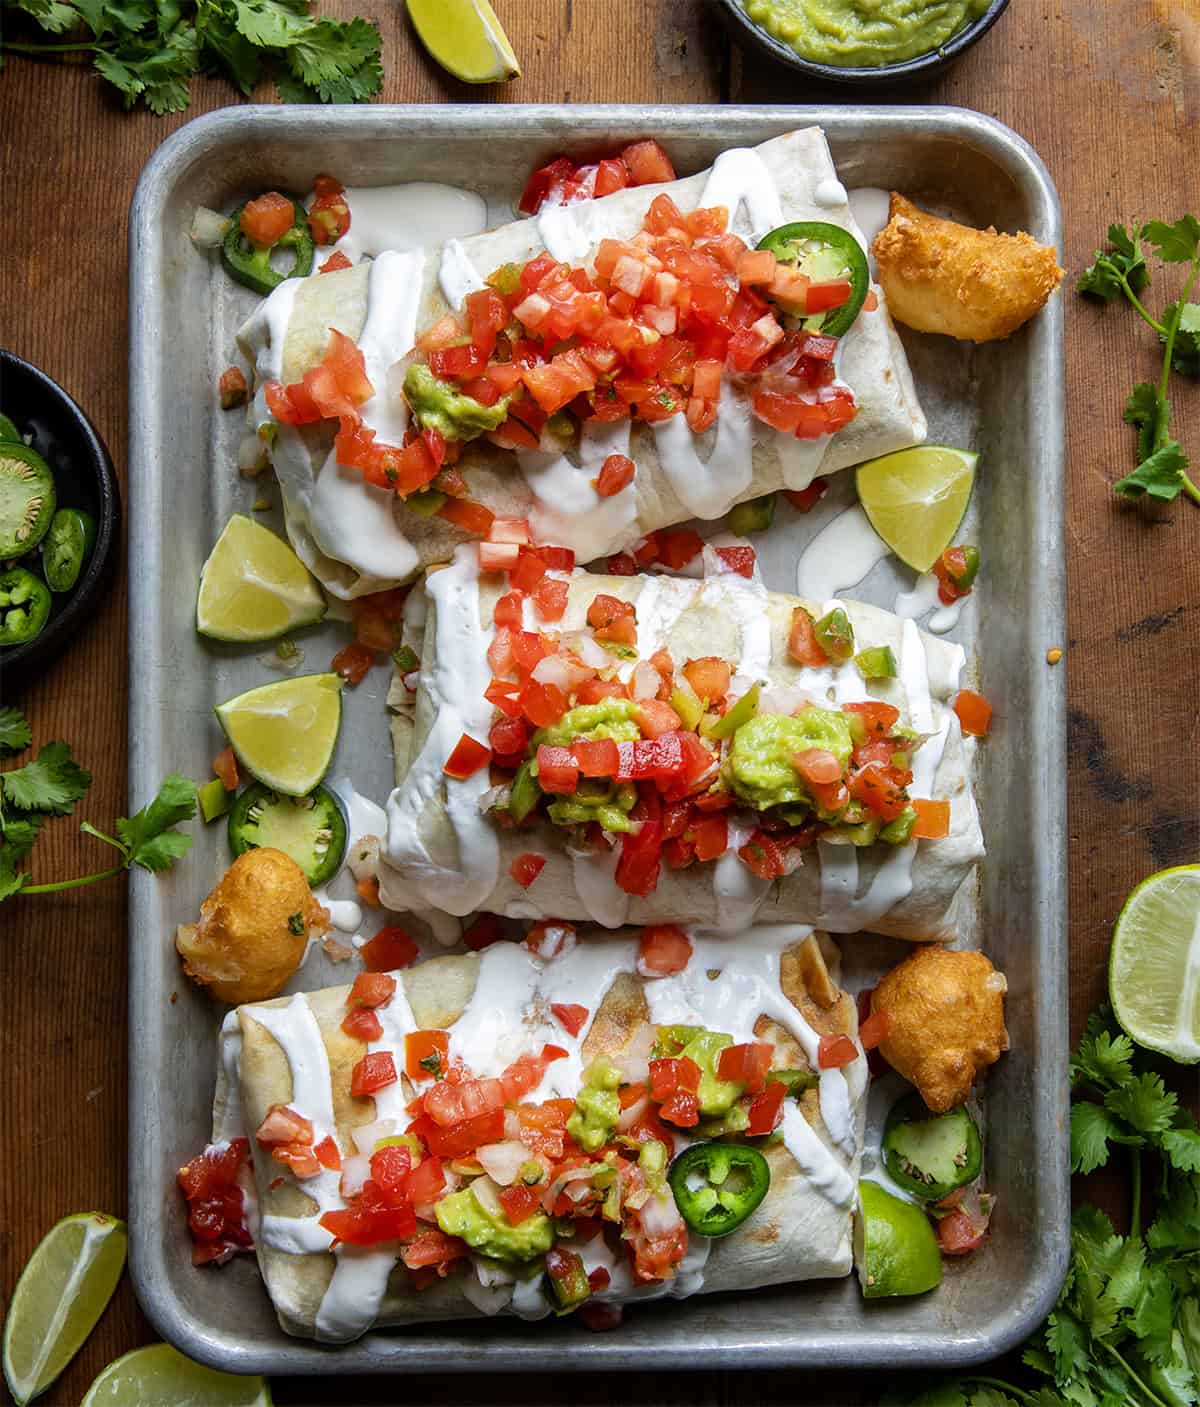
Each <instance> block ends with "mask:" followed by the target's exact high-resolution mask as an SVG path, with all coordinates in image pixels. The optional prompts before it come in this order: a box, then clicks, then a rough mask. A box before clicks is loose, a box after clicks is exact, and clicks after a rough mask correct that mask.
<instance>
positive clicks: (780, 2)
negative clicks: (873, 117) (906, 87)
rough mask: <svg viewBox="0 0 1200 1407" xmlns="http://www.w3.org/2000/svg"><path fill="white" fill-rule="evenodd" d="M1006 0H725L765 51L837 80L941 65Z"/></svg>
mask: <svg viewBox="0 0 1200 1407" xmlns="http://www.w3.org/2000/svg"><path fill="white" fill-rule="evenodd" d="M1007 4H1008V0H723V8H724V9H725V11H726V14H727V16H728V17H729V19H730V21H731V23H733V25H734V27H735V28H736V29H737V30H739V31H740V32H741V34H742V35H743V36H744V37H745V38H746V39H748V40H749V41H750V42H752V43H753V44H755V45H756V46H757V47H758V48H759V49H761V50H762V51H763V52H764V53H767V54H770V55H771V56H772V57H773V58H775V59H778V60H780V61H781V62H783V63H785V64H788V65H789V66H790V67H793V68H796V69H798V70H800V71H801V72H804V73H807V74H809V75H812V76H815V77H821V78H825V79H829V80H832V81H833V82H841V83H872V82H874V83H879V82H893V81H897V80H899V79H903V78H912V77H919V76H921V75H924V74H927V73H930V72H932V71H933V70H935V69H938V68H941V67H942V66H943V65H944V64H946V63H948V62H950V61H951V60H953V59H954V58H956V57H957V56H958V55H959V54H961V53H962V52H963V51H964V50H965V49H968V48H970V46H971V45H972V44H974V43H975V42H976V40H978V39H980V38H982V36H983V35H984V34H985V33H986V32H987V31H988V30H989V29H990V28H991V26H992V25H993V24H994V23H995V22H996V20H997V19H999V17H1000V14H1001V12H1002V11H1003V10H1004V9H1005V7H1006V6H1007Z"/></svg>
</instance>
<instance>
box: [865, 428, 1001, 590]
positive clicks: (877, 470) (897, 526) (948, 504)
mask: <svg viewBox="0 0 1200 1407" xmlns="http://www.w3.org/2000/svg"><path fill="white" fill-rule="evenodd" d="M978 462H979V456H978V455H977V454H975V453H974V452H972V451H971V450H968V449H954V448H953V447H952V446H951V445H918V446H917V447H916V448H915V449H902V450H898V451H897V452H896V453H895V454H885V455H884V456H883V458H882V459H869V460H868V461H867V462H866V463H865V464H860V465H859V466H858V469H857V470H856V471H855V474H856V478H857V484H858V496H859V498H860V499H861V500H862V506H863V508H864V509H865V510H866V514H867V517H868V518H870V520H871V526H872V527H873V528H874V529H875V531H876V532H877V533H878V534H879V536H880V537H881V538H883V540H884V542H886V543H887V545H888V546H889V547H890V548H891V549H892V551H893V552H894V553H895V554H896V556H897V557H899V558H900V560H901V561H902V562H904V563H905V564H906V565H908V566H910V567H912V569H913V570H914V571H917V572H927V571H929V569H930V568H931V567H932V566H933V564H934V563H935V562H936V561H937V559H938V558H939V557H940V556H941V555H942V553H943V552H944V551H945V550H946V548H947V547H949V546H950V544H951V542H953V541H954V534H955V533H956V532H957V531H958V525H959V524H960V523H961V522H962V520H963V514H964V513H965V512H966V511H967V501H968V500H969V499H970V497H971V486H972V485H973V484H974V482H975V466H976V464H978Z"/></svg>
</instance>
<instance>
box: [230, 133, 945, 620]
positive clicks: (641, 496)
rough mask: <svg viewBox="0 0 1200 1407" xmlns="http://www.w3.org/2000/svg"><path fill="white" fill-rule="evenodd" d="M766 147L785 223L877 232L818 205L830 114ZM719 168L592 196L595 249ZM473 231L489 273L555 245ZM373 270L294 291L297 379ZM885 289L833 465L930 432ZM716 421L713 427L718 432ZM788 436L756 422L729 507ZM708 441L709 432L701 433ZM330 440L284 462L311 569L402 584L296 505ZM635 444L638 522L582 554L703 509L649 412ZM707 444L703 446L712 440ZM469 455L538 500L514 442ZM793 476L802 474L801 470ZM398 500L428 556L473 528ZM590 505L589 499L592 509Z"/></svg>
mask: <svg viewBox="0 0 1200 1407" xmlns="http://www.w3.org/2000/svg"><path fill="white" fill-rule="evenodd" d="M755 150H756V151H757V153H758V155H759V156H760V157H761V159H762V161H763V163H764V164H765V165H766V167H767V168H768V169H769V171H770V172H771V174H772V176H773V177H774V179H775V182H776V184H777V186H778V189H779V193H780V198H781V205H782V209H783V219H784V222H786V223H790V222H793V221H798V220H824V221H827V222H831V223H833V224H837V225H840V226H842V227H843V228H845V229H848V230H850V231H852V232H853V233H854V235H855V236H856V237H857V238H858V239H859V241H860V242H861V243H863V244H864V245H865V240H864V239H863V236H862V234H861V232H860V231H859V230H858V228H857V226H856V225H855V223H854V219H853V217H852V215H851V213H850V208H849V205H848V204H847V203H846V202H845V201H840V202H835V203H833V204H832V205H830V204H826V203H821V204H818V202H817V200H816V191H817V188H818V186H820V185H821V184H822V183H824V184H825V186H826V187H827V188H828V187H829V185H830V184H831V183H836V181H837V173H836V170H835V167H834V164H833V159H832V157H831V155H830V153H829V147H828V145H827V143H826V140H825V135H824V133H823V132H822V131H821V129H820V128H819V127H808V128H804V129H802V130H799V131H793V132H787V133H785V134H783V135H782V136H779V137H774V138H772V139H771V140H770V141H767V142H763V143H762V144H761V145H760V146H759V147H757V148H755ZM707 178H708V173H707V172H701V173H699V174H698V175H695V176H689V177H687V178H685V179H683V180H679V181H673V182H671V183H669V184H666V185H655V186H641V187H636V188H630V189H626V190H622V191H618V192H616V193H615V194H613V195H610V196H605V197H602V198H601V199H599V200H596V201H593V202H590V203H589V205H588V206H587V207H584V209H585V211H586V218H587V223H588V231H589V233H590V234H591V235H592V236H593V237H594V242H593V250H594V248H595V245H596V244H598V242H599V240H600V239H601V238H604V237H608V238H630V237H632V236H633V235H634V234H636V233H637V231H638V230H639V229H640V228H641V225H642V219H643V217H644V215H645V212H646V210H647V209H648V208H649V206H650V203H651V202H652V201H653V199H654V198H655V197H656V196H657V195H658V194H660V193H662V192H665V193H666V194H668V195H670V196H671V198H672V199H673V200H674V201H675V203H676V204H677V205H678V206H679V207H680V209H682V210H683V211H685V212H687V211H690V210H693V209H695V208H696V207H697V205H698V203H699V201H700V198H701V195H702V193H703V191H704V187H705V183H706V181H707ZM733 228H734V230H735V231H737V232H742V233H745V232H746V229H745V226H744V223H743V224H742V225H739V223H738V219H737V218H735V220H734V225H733ZM461 244H462V246H463V249H464V251H465V253H466V255H467V257H468V258H469V259H470V261H471V263H472V264H473V265H474V267H475V268H476V270H478V271H480V272H481V273H482V274H483V275H484V276H486V275H487V274H489V273H491V272H492V270H494V269H496V268H499V267H500V266H501V265H502V264H506V263H523V262H525V261H527V260H528V259H531V258H533V257H534V256H535V255H536V254H538V253H540V252H542V250H543V244H542V241H541V239H540V236H539V232H538V221H537V220H535V219H528V220H518V221H515V222H513V223H512V224H508V225H503V226H501V227H499V228H497V229H494V230H490V231H487V232H486V233H484V234H480V235H475V236H471V237H469V238H467V239H464V240H462V241H461ZM440 265H441V249H440V248H431V249H429V250H427V251H426V258H425V263H424V275H423V285H422V289H421V297H420V313H419V316H418V320H417V326H418V328H419V329H424V328H428V327H431V326H432V325H433V324H434V323H435V322H437V321H438V319H439V318H441V317H443V316H444V315H445V314H446V313H448V312H449V311H450V307H449V304H448V303H447V302H446V300H445V298H444V296H443V293H442V290H441V288H440V285H439V282H438V272H439V268H440ZM369 277H370V274H369V268H368V266H367V265H366V264H359V265H356V266H355V267H354V268H351V269H344V270H341V271H338V272H335V273H329V274H314V275H312V276H311V277H310V278H308V279H306V280H304V282H303V283H302V284H301V286H300V288H299V289H298V290H297V291H296V296H295V303H294V305H293V310H292V315H291V317H290V319H289V321H288V323H287V329H286V334H285V339H284V345H283V349H282V368H283V380H284V382H285V384H286V383H289V382H293V381H298V380H299V379H300V378H301V376H302V375H303V374H304V372H305V371H307V370H308V369H309V368H310V367H312V366H314V365H316V364H317V363H318V362H319V361H320V360H321V358H322V356H323V355H324V352H325V347H326V344H327V342H328V338H329V330H330V328H333V327H336V328H337V329H338V330H339V331H341V332H343V333H345V334H346V335H347V336H348V337H351V338H354V339H355V340H357V339H358V337H359V336H360V335H361V333H362V330H363V327H364V324H365V321H366V314H367V298H368V283H369ZM875 293H876V296H877V297H878V299H879V306H878V307H877V308H876V309H875V310H874V311H872V312H863V313H861V314H860V315H859V317H858V319H857V321H856V322H855V324H854V326H853V327H852V328H851V330H850V332H849V333H848V334H847V335H846V336H845V338H843V339H842V348H841V352H840V374H841V377H842V379H843V380H844V381H845V382H846V383H848V384H849V385H850V386H851V387H852V388H853V390H854V394H855V399H856V401H857V403H858V414H857V416H856V417H855V419H854V420H853V421H851V423H850V424H849V425H848V426H846V427H845V428H844V429H843V430H841V431H839V432H838V433H837V434H836V435H834V436H832V437H831V439H830V440H829V442H828V444H827V447H826V449H825V453H824V457H823V458H822V459H821V462H820V466H819V472H820V473H821V474H823V475H824V474H830V473H833V472H835V471H836V470H840V469H845V468H848V467H850V466H851V465H855V464H859V463H861V462H862V461H863V460H866V459H871V458H874V457H876V456H878V455H882V454H888V453H890V452H892V451H893V450H899V449H904V448H907V447H908V446H910V445H915V444H920V443H921V442H922V441H923V440H924V439H925V435H926V422H925V416H924V414H923V412H922V410H921V407H920V405H919V403H918V400H917V396H916V391H915V389H914V387H913V382H912V376H911V373H910V371H909V367H908V362H907V359H906V357H905V354H904V349H903V347H902V346H901V344H900V340H899V338H898V336H897V335H896V331H895V328H894V327H893V325H892V320H891V318H890V316H889V314H888V311H887V307H886V304H885V301H884V298H883V294H882V291H881V290H879V289H878V288H877V287H876V288H875ZM264 335H266V328H265V324H264V320H263V319H262V318H261V317H259V316H257V315H256V316H255V317H252V318H251V319H250V320H249V321H248V322H247V323H246V325H245V326H244V327H243V328H242V330H241V332H240V333H239V342H240V344H241V346H242V350H243V351H244V352H245V353H246V355H247V356H248V357H249V359H250V361H251V363H253V362H254V360H255V356H256V354H257V350H258V347H259V344H260V342H261V339H262V338H263V336H264ZM711 434H712V432H709V434H708V435H707V436H706V437H704V438H705V439H711ZM781 439H782V440H783V441H784V442H785V447H787V446H788V445H790V447H791V448H793V449H795V448H796V442H795V441H794V440H792V439H790V437H786V436H785V437H781V436H780V435H779V434H778V432H776V431H775V430H773V429H771V428H770V427H769V426H767V425H764V424H763V423H762V422H759V421H757V420H756V421H755V422H754V446H753V454H752V459H753V474H752V477H751V479H750V481H749V483H748V484H747V485H746V487H745V488H744V490H743V491H741V492H740V493H738V494H737V496H736V498H734V499H732V500H731V501H730V504H729V505H728V506H732V503H733V502H742V501H744V500H746V499H751V498H757V497H759V496H761V495H762V494H766V493H771V492H774V491H775V490H777V489H780V488H784V487H787V486H788V484H787V482H786V477H785V472H784V465H783V461H782V460H781V458H780V453H779V448H778V446H779V445H780V442H781ZM701 443H702V445H703V440H702V442H701ZM331 445H332V433H331V432H329V431H326V430H325V429H324V428H323V427H306V429H305V431H304V435H303V448H304V453H302V454H300V455H299V456H292V457H290V463H289V465H288V467H287V470H286V474H285V473H283V472H282V471H281V473H280V478H281V483H282V486H283V489H284V499H285V509H286V510H287V512H286V517H287V524H288V533H289V536H290V537H291V539H292V542H293V545H294V546H296V548H297V550H298V551H299V552H300V553H301V556H302V557H303V558H304V560H305V561H306V562H307V563H308V565H309V566H310V567H311V569H312V570H313V571H314V572H315V573H316V575H317V576H318V577H319V578H320V579H321V580H322V581H323V582H324V583H325V584H326V585H327V586H328V587H329V588H330V589H331V590H333V591H334V593H335V594H336V595H339V596H353V595H357V594H361V592H362V591H364V590H366V591H377V590H380V589H382V588H383V587H386V586H389V585H393V584H395V583H393V582H390V581H383V580H381V579H379V578H370V579H366V580H360V576H359V573H357V572H356V571H355V569H354V568H352V567H350V566H348V565H347V564H346V563H344V562H337V561H334V560H333V559H332V558H330V557H328V556H327V555H326V554H325V553H324V552H323V551H322V550H321V546H320V544H319V543H317V542H315V541H314V540H313V538H312V536H311V533H310V532H309V531H308V530H307V525H306V524H305V522H304V520H303V513H302V510H299V509H298V508H297V506H296V504H297V501H298V495H299V493H300V492H301V491H302V488H303V481H304V479H305V477H306V476H307V480H308V483H309V484H311V482H312V480H313V479H314V478H315V476H316V475H318V474H319V473H321V472H323V470H322V466H323V465H324V464H325V460H326V457H327V455H328V453H329V450H330V448H331ZM629 453H630V455H631V457H632V458H633V460H634V462H635V463H636V465H637V467H638V475H637V480H636V488H637V503H636V516H635V521H634V523H633V524H632V525H631V526H629V529H628V531H627V532H625V531H623V532H622V534H621V540H620V541H615V540H614V541H604V542H601V541H599V540H597V541H596V542H595V546H594V549H593V550H591V551H587V552H584V551H578V550H577V556H578V558H579V560H580V561H583V560H592V559H594V558H596V557H599V556H602V555H605V554H607V553H609V552H611V551H614V550H616V548H618V547H624V546H627V545H629V543H630V542H634V541H636V540H637V539H638V538H639V537H641V536H643V535H645V534H646V533H648V532H651V531H654V530H656V529H658V528H663V527H667V526H670V525H671V524H673V523H680V522H684V521H687V520H688V519H690V518H692V517H693V516H694V515H693V513H692V512H691V511H690V510H689V509H688V508H687V507H686V506H685V505H684V504H683V503H682V502H681V501H680V500H679V498H678V497H677V496H676V494H675V492H674V491H673V489H672V487H671V485H670V482H669V481H668V478H667V475H666V474H665V472H664V471H663V469H662V467H661V464H660V461H659V455H658V450H657V447H656V444H655V440H654V436H653V434H652V432H651V431H650V430H649V429H648V428H647V427H646V426H645V425H644V424H642V423H640V422H639V423H638V424H636V425H635V426H634V429H633V435H632V441H631V446H630V450H629ZM700 453H701V457H702V458H703V457H704V454H705V450H704V449H703V447H702V448H701V451H700ZM460 467H461V468H462V469H463V470H464V472H465V473H466V474H467V478H468V482H469V484H470V488H471V495H472V497H473V498H476V499H478V500H479V501H481V502H482V503H485V504H486V505H487V506H488V507H489V508H490V509H492V511H493V512H494V513H496V514H498V515H501V516H505V517H516V518H528V517H530V516H531V514H532V513H533V512H534V511H535V509H536V507H537V500H536V499H535V497H534V495H533V493H532V491H531V489H530V487H529V485H528V484H527V483H526V480H525V478H524V476H523V475H522V473H521V472H520V470H519V468H518V466H517V461H516V456H515V455H514V454H512V453H511V452H509V451H507V450H502V449H499V448H498V447H496V446H493V445H491V444H489V443H487V442H486V441H483V440H476V441H473V442H472V443H471V444H470V445H469V446H468V447H467V449H466V451H465V452H464V455H463V458H462V460H461V461H460ZM324 472H329V470H324ZM813 472H814V473H815V472H818V471H817V470H816V469H814V470H813ZM583 477H584V480H585V486H584V487H582V488H581V489H580V492H581V493H582V494H583V495H584V497H586V496H587V495H588V494H589V493H590V490H589V489H587V488H586V482H587V477H588V476H586V475H585V476H583ZM289 480H290V481H291V482H290V483H289ZM792 486H793V487H803V486H804V485H803V484H802V483H793V484H792ZM393 511H394V512H395V513H396V515H397V517H398V520H399V521H400V522H401V523H402V525H403V530H404V533H405V535H406V536H407V537H408V539H409V541H410V542H411V543H412V545H413V547H414V548H415V549H416V551H417V554H418V556H419V559H420V565H421V566H422V567H424V566H428V565H431V564H434V563H439V562H445V561H447V560H449V558H450V557H451V555H452V553H453V549H454V547H455V546H456V545H457V544H458V543H459V542H462V541H464V540H465V538H466V534H464V533H463V532H461V531H460V530H459V529H457V528H455V527H453V526H452V525H451V524H449V523H447V522H445V521H444V520H442V519H440V518H436V517H435V518H425V517H422V516H421V515H420V514H417V513H414V512H413V511H411V510H410V509H407V508H405V507H404V505H403V502H402V500H400V499H396V500H395V502H394V505H393ZM586 511H587V506H586V505H584V506H583V507H582V508H581V509H580V512H581V513H583V512H586ZM572 545H574V544H572Z"/></svg>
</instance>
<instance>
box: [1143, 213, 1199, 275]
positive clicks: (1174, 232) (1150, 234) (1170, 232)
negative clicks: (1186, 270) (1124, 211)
mask: <svg viewBox="0 0 1200 1407" xmlns="http://www.w3.org/2000/svg"><path fill="white" fill-rule="evenodd" d="M1142 234H1143V236H1144V237H1145V240H1146V243H1147V244H1149V245H1152V246H1153V247H1154V249H1155V251H1156V252H1157V254H1158V257H1159V258H1160V259H1161V260H1162V261H1163V263H1164V264H1186V263H1189V262H1190V261H1191V260H1193V259H1196V258H1200V220H1197V219H1196V217H1195V215H1184V216H1183V218H1182V219H1179V220H1176V221H1175V223H1174V224H1173V225H1167V224H1164V223H1163V221H1162V220H1151V221H1150V223H1149V224H1148V225H1147V226H1146V227H1145V228H1144V229H1143V231H1142Z"/></svg>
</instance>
